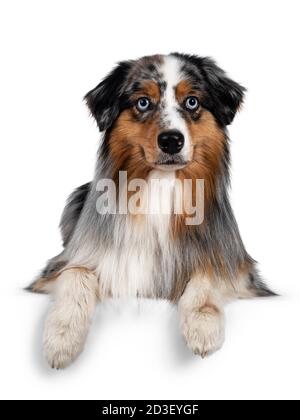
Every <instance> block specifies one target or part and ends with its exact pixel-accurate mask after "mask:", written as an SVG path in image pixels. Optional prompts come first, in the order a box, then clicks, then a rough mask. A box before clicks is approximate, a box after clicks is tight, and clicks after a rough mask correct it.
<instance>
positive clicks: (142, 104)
mask: <svg viewBox="0 0 300 420" xmlns="http://www.w3.org/2000/svg"><path fill="white" fill-rule="evenodd" d="M150 105H151V102H150V100H149V99H148V98H140V99H138V101H137V104H136V107H137V109H138V110H139V111H140V112H146V111H147V110H148V109H149V107H150Z"/></svg>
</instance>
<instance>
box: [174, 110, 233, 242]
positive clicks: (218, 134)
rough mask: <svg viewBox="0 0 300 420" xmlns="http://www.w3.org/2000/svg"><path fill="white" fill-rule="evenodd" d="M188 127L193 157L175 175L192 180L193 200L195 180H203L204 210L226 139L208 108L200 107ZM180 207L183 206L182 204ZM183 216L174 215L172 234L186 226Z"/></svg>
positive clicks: (212, 194) (209, 200)
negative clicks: (199, 110)
mask: <svg viewBox="0 0 300 420" xmlns="http://www.w3.org/2000/svg"><path fill="white" fill-rule="evenodd" d="M187 127H188V130H189V134H190V140H191V143H192V149H193V156H192V160H191V163H190V164H189V165H188V166H186V167H185V168H183V169H181V170H179V171H178V172H177V177H178V178H179V179H180V180H181V181H183V180H184V179H191V180H192V194H193V203H195V202H196V199H195V197H194V195H195V193H196V180H197V179H204V200H205V203H204V208H205V209H207V207H209V204H210V203H211V201H212V200H213V199H214V197H215V195H216V180H217V177H218V175H219V174H220V171H221V161H222V157H223V154H224V147H225V141H226V138H225V134H224V132H223V130H222V129H221V128H220V127H219V126H218V124H217V122H216V120H215V118H214V116H213V115H212V114H211V112H209V111H207V110H203V111H202V113H201V117H200V119H199V120H198V121H196V122H194V121H191V122H189V123H188V124H187ZM183 208H185V206H184V205H183ZM185 218H186V215H185V214H183V215H176V216H174V223H173V231H174V234H175V235H176V234H177V233H179V232H180V231H182V230H183V229H184V228H186V226H185ZM204 224H205V220H204V223H203V225H204Z"/></svg>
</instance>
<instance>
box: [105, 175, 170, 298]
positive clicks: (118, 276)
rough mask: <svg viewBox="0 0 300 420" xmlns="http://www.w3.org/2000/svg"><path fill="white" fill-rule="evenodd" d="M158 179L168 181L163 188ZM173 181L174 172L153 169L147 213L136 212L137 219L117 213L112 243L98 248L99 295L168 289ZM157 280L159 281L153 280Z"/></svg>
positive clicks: (146, 294) (143, 293)
mask: <svg viewBox="0 0 300 420" xmlns="http://www.w3.org/2000/svg"><path fill="white" fill-rule="evenodd" d="M161 180H163V181H167V182H166V183H165V184H164V186H163V188H162V187H161V183H160V182H156V181H161ZM152 181H154V182H152ZM174 182H175V174H174V173H172V172H163V171H152V172H151V173H150V176H149V178H148V186H149V188H148V189H147V194H148V201H147V202H148V207H147V211H146V214H144V215H142V216H138V220H137V217H132V216H130V215H129V216H121V217H116V219H115V220H116V222H115V225H114V226H112V235H113V246H111V247H109V248H107V249H104V248H103V249H102V250H101V252H100V259H99V265H98V268H97V272H98V276H99V287H100V295H102V296H103V295H105V296H112V297H123V296H143V297H155V295H156V291H157V289H160V290H161V289H163V290H164V293H165V294H167V293H168V290H167V289H171V287H172V284H171V283H172V279H171V275H170V273H171V265H172V262H171V261H170V247H171V243H170V214H171V212H172V208H173V191H174ZM150 184H151V185H150ZM157 271H160V272H159V273H158V272H157ZM158 278H159V280H157V279H158ZM158 281H159V283H160V284H156V283H157V282H158Z"/></svg>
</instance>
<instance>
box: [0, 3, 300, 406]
mask: <svg viewBox="0 0 300 420" xmlns="http://www.w3.org/2000/svg"><path fill="white" fill-rule="evenodd" d="M297 6H299V1H298V0H295V1H292V0H285V1H276V0H272V1H267V0H264V1H257V2H256V1H253V0H251V1H240V0H237V1H233V0H232V1H230V0H227V1H223V0H221V1H213V0H209V1H208V0H205V1H202V0H197V1H194V0H190V1H175V0H172V1H155V0H153V1H151V2H150V1H148V2H146V1H136V0H127V1H118V2H117V1H113V0H110V1H109V2H103V1H100V0H99V1H89V0H84V1H76V0H72V1H67V0H64V1H61V0H59V1H55V0H51V1H38V0H37V1H32V0H27V1H22V0H20V1H15V0H9V1H8V0H7V1H2V2H1V6H0V20H1V21H0V31H1V33H0V40H1V41H0V42H1V66H0V72H1V77H0V92H1V96H0V118H1V125H0V130H1V133H0V135H1V156H0V159H1V162H0V171H1V178H0V182H1V210H0V211H1V218H0V223H1V242H0V246H1V278H0V287H1V292H0V311H1V315H0V323H1V326H0V340H1V344H0V360H1V369H0V388H1V389H0V397H1V398H10V399H17V398H21V399H54V398H55V399H57V398H59V399H77V398H78V399H79V398H80V399H88V398H93V399H107V398H116V399H117V398H120V399H126V398H128V399H137V398H146V399H150V398H159V399H165V398H170V399H176V398H177V399H178V398H186V399H192V398H195V399H278V398H280V399H292V398H297V399H298V398H299V397H300V389H299V375H300V364H299V357H300V338H299V334H300V329H299V320H300V286H299V285H300V278H299V277H300V275H299V238H300V232H299V211H300V208H299V207H300V206H299V157H300V147H299V144H300V138H299V121H300V108H299V97H300V89H299V75H300V65H299V64H300V61H299V39H300V33H299V32H300V31H299V10H297V8H298V7H297ZM171 51H181V52H188V53H195V54H199V55H210V56H212V57H214V58H215V59H216V60H217V61H218V62H219V64H220V65H221V66H222V67H223V68H225V69H226V70H227V71H228V72H229V74H230V75H231V76H232V77H233V78H234V79H236V80H237V81H239V82H240V83H242V84H244V85H245V86H246V87H247V88H248V93H247V98H246V101H245V105H244V109H243V111H242V112H241V113H240V114H239V115H238V116H237V117H236V119H235V121H234V123H233V125H232V127H230V135H231V138H232V159H233V166H232V202H233V207H234V210H235V213H236V217H237V220H238V222H239V226H240V229H241V233H242V236H243V238H244V241H245V243H246V246H247V247H248V250H249V252H250V254H252V255H253V257H255V258H256V259H257V260H258V261H259V262H260V263H261V265H260V267H261V271H262V273H263V274H264V276H265V278H266V279H267V280H268V282H269V284H270V285H271V286H272V287H273V288H274V289H275V290H276V291H278V292H280V293H281V294H282V297H280V298H276V299H269V300H253V301H240V302H236V303H233V304H231V305H230V306H228V307H227V310H226V313H227V341H226V344H225V346H224V348H223V349H222V351H220V352H219V353H217V354H216V355H214V356H212V357H211V358H209V359H207V360H204V361H203V360H201V359H200V358H198V357H197V356H194V355H192V354H190V353H189V351H188V350H187V349H186V348H185V345H184V343H183V341H182V340H181V337H180V335H179V333H178V330H177V318H176V316H177V315H176V310H175V309H174V308H171V307H170V306H169V305H168V304H167V303H165V302H140V303H139V304H138V303H130V304H128V303H123V304H121V303H120V304H116V303H115V304H113V305H111V304H106V305H102V306H99V308H98V312H97V315H96V319H95V322H94V324H93V327H92V329H91V334H90V336H89V339H88V342H87V345H86V349H85V352H84V353H83V355H82V356H81V357H80V358H79V359H78V360H77V362H76V363H75V364H74V365H73V366H71V367H70V368H68V369H67V370H65V371H59V372H57V371H52V370H51V369H50V368H48V366H47V365H46V363H45V362H44V359H43V357H42V349H41V336H42V325H43V321H44V318H45V315H46V312H47V309H48V307H49V297H47V296H40V295H33V294H27V293H25V292H23V291H22V287H23V286H26V285H27V284H28V283H29V282H30V281H31V280H32V278H33V277H34V275H35V274H36V273H37V272H38V270H39V269H40V268H41V267H42V265H43V264H44V262H45V261H46V260H47V259H48V258H50V257H52V256H53V255H55V254H56V253H58V252H59V251H60V246H61V241H60V235H59V231H58V228H57V225H58V221H59V217H60V213H61V211H62V208H63V206H64V202H65V199H66V197H67V195H68V194H69V193H70V192H71V191H72V189H73V188H74V187H76V186H78V185H81V184H83V183H85V182H87V181H89V180H90V179H91V177H92V174H93V168H94V162H95V153H96V149H97V144H98V141H99V134H98V131H97V128H96V125H95V124H94V123H93V121H92V120H91V118H89V115H88V112H87V110H86V108H85V106H84V104H83V102H82V97H83V95H84V94H85V93H86V92H87V91H88V90H89V89H90V88H92V87H94V86H95V85H96V84H97V83H98V82H99V81H100V79H101V78H102V77H103V76H104V75H105V74H106V73H107V72H108V71H109V70H110V69H111V67H112V66H113V65H114V63H116V62H117V61H119V60H122V59H128V58H137V57H139V56H141V55H147V54H152V53H158V52H160V53H168V52H171Z"/></svg>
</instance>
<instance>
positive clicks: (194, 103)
mask: <svg viewBox="0 0 300 420" xmlns="http://www.w3.org/2000/svg"><path fill="white" fill-rule="evenodd" d="M184 106H185V108H186V109H187V110H188V111H195V110H196V109H198V108H199V100H198V99H197V98H196V97H195V96H189V97H188V98H187V99H186V100H185V103H184Z"/></svg>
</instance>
